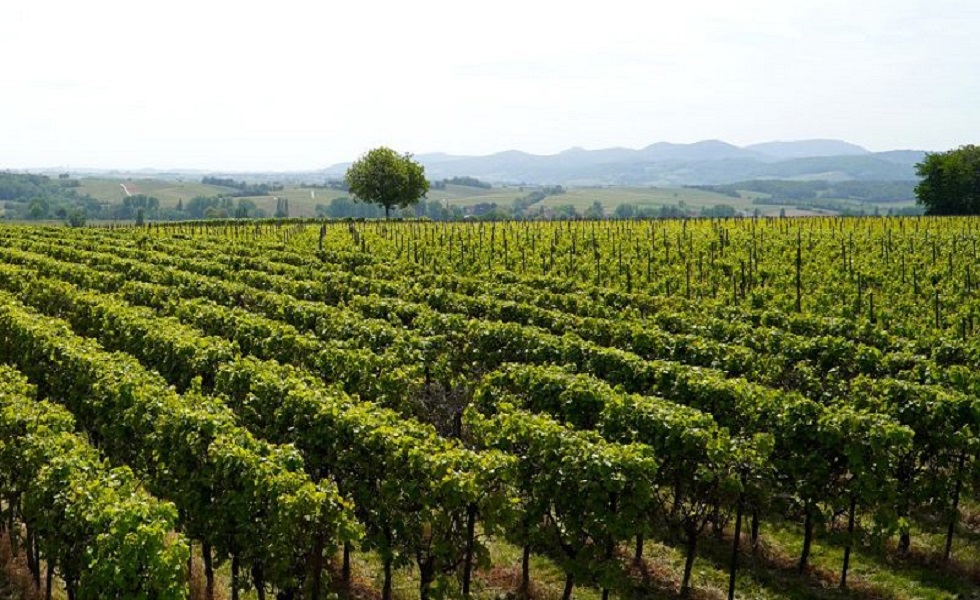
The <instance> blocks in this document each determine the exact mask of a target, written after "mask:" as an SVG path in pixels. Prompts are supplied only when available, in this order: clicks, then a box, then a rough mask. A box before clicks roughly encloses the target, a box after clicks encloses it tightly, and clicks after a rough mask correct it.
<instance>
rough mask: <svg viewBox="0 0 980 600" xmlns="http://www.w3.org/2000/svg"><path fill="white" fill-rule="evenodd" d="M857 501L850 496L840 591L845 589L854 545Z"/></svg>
mask: <svg viewBox="0 0 980 600" xmlns="http://www.w3.org/2000/svg"><path fill="white" fill-rule="evenodd" d="M856 504H857V500H856V499H855V498H854V497H853V496H851V506H850V508H849V509H848V511H847V545H846V546H844V567H843V568H842V569H841V572H840V589H842V590H846V589H847V568H848V567H849V566H850V564H851V546H853V545H854V508H855V506H856Z"/></svg>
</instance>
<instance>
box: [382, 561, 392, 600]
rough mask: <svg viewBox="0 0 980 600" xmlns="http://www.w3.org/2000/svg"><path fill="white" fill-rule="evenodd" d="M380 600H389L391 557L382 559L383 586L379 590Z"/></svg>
mask: <svg viewBox="0 0 980 600" xmlns="http://www.w3.org/2000/svg"><path fill="white" fill-rule="evenodd" d="M381 600H391V557H386V558H385V559H384V585H383V587H382V588H381Z"/></svg>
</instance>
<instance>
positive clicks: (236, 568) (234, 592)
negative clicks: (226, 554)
mask: <svg viewBox="0 0 980 600" xmlns="http://www.w3.org/2000/svg"><path fill="white" fill-rule="evenodd" d="M240 571H241V564H240V563H239V560H238V554H237V553H236V554H232V555H231V600H238V574H239V572H240Z"/></svg>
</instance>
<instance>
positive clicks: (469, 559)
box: [463, 504, 476, 600]
mask: <svg viewBox="0 0 980 600" xmlns="http://www.w3.org/2000/svg"><path fill="white" fill-rule="evenodd" d="M475 536H476V504H470V505H469V506H468V507H466V558H465V559H464V562H463V598H466V599H467V600H469V597H470V579H471V577H472V576H473V543H474V537H475Z"/></svg>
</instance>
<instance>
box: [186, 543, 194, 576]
mask: <svg viewBox="0 0 980 600" xmlns="http://www.w3.org/2000/svg"><path fill="white" fill-rule="evenodd" d="M187 549H188V550H189V552H188V553H187V584H188V585H190V582H192V581H194V542H191V541H188V542H187Z"/></svg>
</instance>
